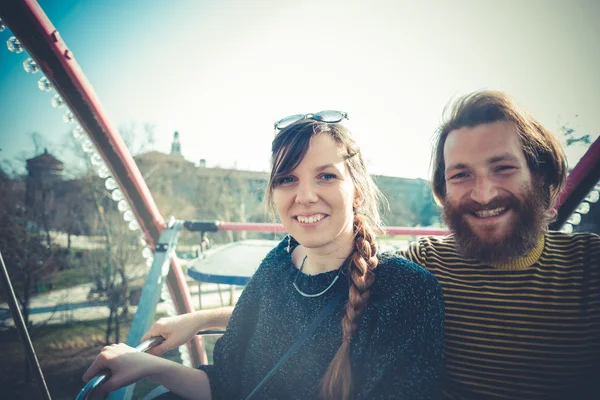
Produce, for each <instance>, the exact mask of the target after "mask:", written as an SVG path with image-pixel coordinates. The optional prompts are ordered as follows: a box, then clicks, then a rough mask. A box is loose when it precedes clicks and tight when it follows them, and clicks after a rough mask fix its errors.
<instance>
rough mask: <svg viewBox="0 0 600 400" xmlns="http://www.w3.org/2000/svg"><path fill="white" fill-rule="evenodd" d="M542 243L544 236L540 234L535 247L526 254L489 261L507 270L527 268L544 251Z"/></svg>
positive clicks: (494, 265)
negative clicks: (498, 260)
mask: <svg viewBox="0 0 600 400" xmlns="http://www.w3.org/2000/svg"><path fill="white" fill-rule="evenodd" d="M544 243H545V236H544V235H541V236H540V237H539V239H538V241H537V243H536V245H535V247H534V248H533V249H531V250H530V251H529V252H528V253H527V254H525V255H523V256H521V257H518V258H514V259H512V260H508V261H504V262H500V263H490V265H491V266H493V267H495V268H498V269H507V270H518V269H527V268H529V267H531V266H532V265H533V264H535V263H536V262H537V261H538V260H539V258H540V256H541V255H542V252H543V251H544Z"/></svg>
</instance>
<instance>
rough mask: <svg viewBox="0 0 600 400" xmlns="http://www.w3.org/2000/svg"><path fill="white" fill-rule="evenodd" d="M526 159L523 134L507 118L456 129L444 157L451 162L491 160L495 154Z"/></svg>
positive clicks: (446, 146) (446, 142) (447, 140)
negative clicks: (521, 137) (522, 143)
mask: <svg viewBox="0 0 600 400" xmlns="http://www.w3.org/2000/svg"><path fill="white" fill-rule="evenodd" d="M509 155H512V156H513V157H514V158H517V159H519V160H521V159H522V158H523V159H524V155H523V149H522V146H521V140H520V138H519V134H518V132H517V130H516V129H515V128H514V126H513V125H512V124H511V123H509V122H506V121H499V122H494V123H491V124H481V125H477V126H474V127H466V128H460V129H455V130H453V131H451V132H450V133H449V134H448V137H447V138H446V141H445V143H444V160H445V161H446V164H447V165H448V164H450V163H470V162H477V161H487V160H489V159H491V158H493V157H503V158H507V157H508V156H509Z"/></svg>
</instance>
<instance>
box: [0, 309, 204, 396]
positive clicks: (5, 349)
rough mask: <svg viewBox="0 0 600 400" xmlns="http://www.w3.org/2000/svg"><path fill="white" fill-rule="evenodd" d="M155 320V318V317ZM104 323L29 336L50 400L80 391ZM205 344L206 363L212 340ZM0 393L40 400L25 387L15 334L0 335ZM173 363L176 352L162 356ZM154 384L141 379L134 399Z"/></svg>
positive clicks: (22, 356) (101, 340) (99, 345)
mask: <svg viewBox="0 0 600 400" xmlns="http://www.w3.org/2000/svg"><path fill="white" fill-rule="evenodd" d="M157 318H158V316H157ZM130 322H131V317H130V318H129V321H128V322H125V323H123V324H122V330H121V341H125V339H126V337H127V334H128V330H129V323H130ZM105 327H106V321H105V320H104V319H102V320H96V321H85V322H77V323H70V324H63V325H58V324H57V325H46V326H43V327H38V328H34V329H33V331H32V332H31V336H32V342H33V346H34V348H35V351H36V354H37V357H38V361H39V363H40V366H41V368H42V371H43V373H44V377H45V380H46V383H47V385H48V389H49V391H50V395H51V397H52V399H53V400H62V399H65V400H66V399H69V400H72V399H74V398H75V397H76V396H77V394H78V393H79V391H80V390H81V389H82V388H83V386H84V382H83V381H82V380H81V376H82V375H83V373H84V372H85V371H86V370H87V368H88V367H89V365H90V364H91V363H92V361H93V360H94V358H95V357H96V355H97V354H98V353H99V352H100V350H101V349H102V347H103V346H104V336H105V332H104V331H105ZM207 339H208V340H205V344H206V349H207V352H208V355H209V360H211V361H212V348H213V346H214V341H215V340H216V339H215V338H213V337H211V338H207ZM0 354H2V357H0V393H1V394H2V395H1V397H2V398H3V399H36V398H41V397H42V396H41V394H40V393H39V391H38V390H37V385H36V384H35V382H32V383H26V382H25V381H24V376H25V351H24V348H23V345H22V344H21V342H20V340H19V338H18V335H17V332H16V331H15V330H8V331H0ZM163 357H164V358H168V359H171V360H174V361H177V362H181V361H180V359H179V352H178V351H177V349H175V350H172V351H169V352H167V353H165V354H164V355H163ZM156 385H157V384H156V383H155V382H154V381H152V380H150V379H143V380H142V381H140V382H139V383H138V385H136V389H135V391H134V396H133V398H134V399H142V398H143V397H144V395H145V394H146V393H148V392H149V391H150V390H152V389H153V388H154V387H155V386H156Z"/></svg>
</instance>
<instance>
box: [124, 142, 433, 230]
mask: <svg viewBox="0 0 600 400" xmlns="http://www.w3.org/2000/svg"><path fill="white" fill-rule="evenodd" d="M174 143H175V142H174ZM172 149H173V146H172ZM135 159H136V162H137V164H138V166H139V168H140V170H141V172H142V175H143V176H144V177H146V178H148V179H147V184H148V186H149V187H150V188H151V190H152V191H153V193H156V194H157V195H163V196H167V197H171V196H175V197H178V198H179V199H181V201H182V202H184V203H189V204H196V203H197V202H198V201H201V196H200V195H199V193H198V192H197V190H198V189H197V188H199V187H201V186H202V185H209V186H211V188H208V187H207V190H211V189H214V188H215V187H220V188H223V187H224V186H223V185H228V186H229V187H239V188H241V189H243V190H241V192H238V193H237V195H238V196H239V197H240V201H241V202H242V207H243V209H244V210H245V213H247V214H248V215H249V216H251V215H256V214H259V213H261V212H263V211H262V208H261V202H262V200H263V196H264V191H265V188H266V185H267V179H268V178H269V173H268V172H260V171H246V170H238V169H233V168H220V167H207V166H206V165H207V161H206V159H201V160H200V162H199V165H198V166H196V165H194V163H192V162H190V161H187V160H185V159H184V158H183V157H179V156H177V157H174V156H173V152H172V153H171V154H164V153H160V152H158V151H151V152H148V153H143V154H140V155H138V156H136V158H135ZM373 179H374V181H375V182H376V183H377V185H378V187H379V188H380V189H381V191H382V192H383V194H384V195H385V197H386V198H387V200H388V202H389V206H390V207H389V209H390V210H389V211H390V212H388V213H385V215H384V222H385V224H386V225H388V226H429V225H431V224H436V223H439V210H438V209H437V206H436V205H435V202H434V200H433V196H432V194H431V188H430V186H429V183H428V182H427V181H426V180H424V179H408V178H399V177H392V176H384V175H374V176H373ZM155 191H156V192H155ZM182 209H183V206H182V208H181V209H180V210H179V211H180V212H182ZM197 218H203V217H202V216H197Z"/></svg>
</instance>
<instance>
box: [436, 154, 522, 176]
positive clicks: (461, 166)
mask: <svg viewBox="0 0 600 400" xmlns="http://www.w3.org/2000/svg"><path fill="white" fill-rule="evenodd" d="M501 161H513V162H516V161H519V160H518V158H517V157H515V156H514V155H512V154H509V153H506V154H500V155H497V156H493V157H491V158H489V159H488V160H487V163H488V164H494V163H497V162H501ZM468 168H469V165H468V164H465V163H456V164H450V165H448V166H447V167H446V172H448V171H452V170H455V169H458V170H461V169H468Z"/></svg>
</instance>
